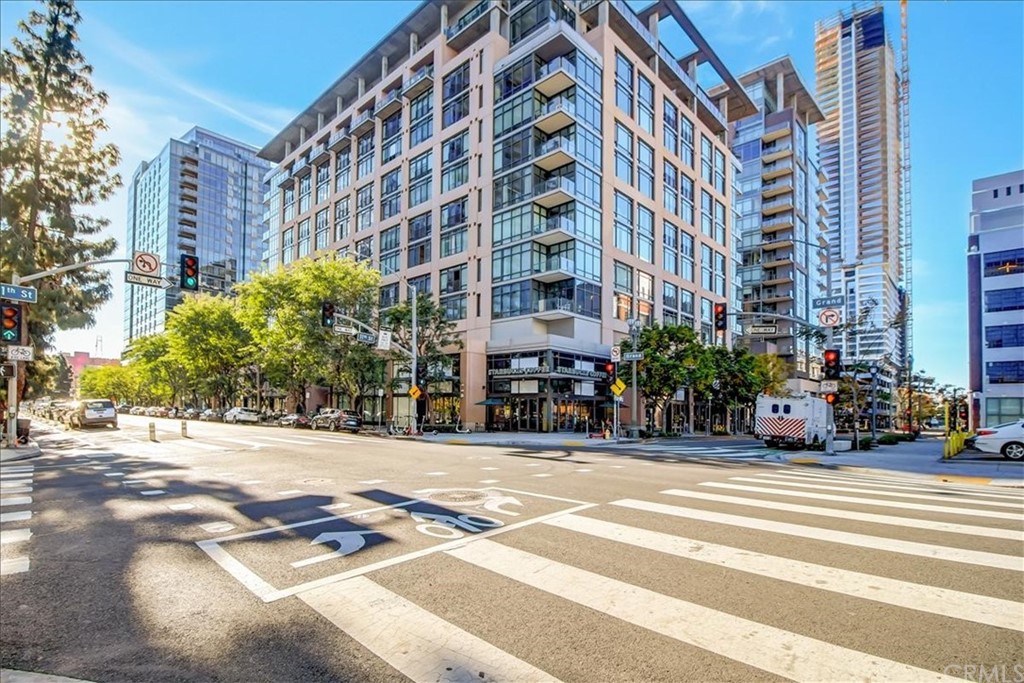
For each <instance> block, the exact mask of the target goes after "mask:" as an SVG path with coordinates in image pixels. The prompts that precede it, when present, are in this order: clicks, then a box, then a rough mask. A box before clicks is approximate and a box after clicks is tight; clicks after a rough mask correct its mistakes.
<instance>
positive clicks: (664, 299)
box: [661, 282, 679, 325]
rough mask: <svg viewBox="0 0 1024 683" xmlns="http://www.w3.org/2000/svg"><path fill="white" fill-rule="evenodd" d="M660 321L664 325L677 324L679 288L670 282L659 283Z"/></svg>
mask: <svg viewBox="0 0 1024 683" xmlns="http://www.w3.org/2000/svg"><path fill="white" fill-rule="evenodd" d="M661 321H662V323H663V324H665V325H678V324H679V287H677V286H675V285H674V284H672V283H671V282H663V283H661Z"/></svg>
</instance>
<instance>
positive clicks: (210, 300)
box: [167, 294, 252, 405]
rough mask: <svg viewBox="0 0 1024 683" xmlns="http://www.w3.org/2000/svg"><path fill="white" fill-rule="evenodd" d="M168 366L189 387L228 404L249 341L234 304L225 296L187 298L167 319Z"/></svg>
mask: <svg viewBox="0 0 1024 683" xmlns="http://www.w3.org/2000/svg"><path fill="white" fill-rule="evenodd" d="M167 340H168V345H167V350H168V353H169V356H170V360H171V362H173V363H174V364H175V365H177V366H178V367H180V368H182V369H183V370H184V371H185V374H186V376H187V377H188V381H189V385H190V386H191V387H192V388H193V390H194V391H195V392H196V393H198V394H199V395H201V396H203V397H204V398H214V399H216V400H217V401H218V404H219V405H225V404H228V403H230V402H231V401H232V400H233V398H234V395H235V392H236V391H237V390H238V385H239V380H240V373H241V370H242V368H243V366H244V365H246V364H247V361H248V354H249V353H250V352H251V348H252V337H251V335H250V334H249V332H248V330H246V329H245V328H244V327H243V326H242V323H241V322H240V321H239V319H238V316H237V302H236V301H235V300H234V299H231V298H228V297H225V296H212V295H209V294H200V295H197V296H187V297H185V300H184V301H182V302H181V303H180V304H178V305H177V306H175V307H174V310H172V311H171V313H170V315H169V316H168V317H167Z"/></svg>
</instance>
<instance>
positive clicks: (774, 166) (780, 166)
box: [761, 159, 793, 173]
mask: <svg viewBox="0 0 1024 683" xmlns="http://www.w3.org/2000/svg"><path fill="white" fill-rule="evenodd" d="M792 168H793V162H792V161H790V160H789V159H787V160H786V161H773V162H772V163H770V164H765V166H764V168H762V169H761V173H771V172H772V171H785V170H787V169H792Z"/></svg>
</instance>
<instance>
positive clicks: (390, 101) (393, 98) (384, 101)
mask: <svg viewBox="0 0 1024 683" xmlns="http://www.w3.org/2000/svg"><path fill="white" fill-rule="evenodd" d="M401 108H402V90H401V88H395V89H394V90H392V91H391V92H389V93H385V94H384V96H383V97H382V98H381V100H380V102H378V103H377V106H376V107H374V109H373V113H374V116H376V117H377V118H379V119H385V118H387V117H389V116H391V115H392V114H394V113H395V112H396V111H398V110H399V109H401Z"/></svg>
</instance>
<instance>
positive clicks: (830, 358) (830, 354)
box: [825, 349, 839, 363]
mask: <svg viewBox="0 0 1024 683" xmlns="http://www.w3.org/2000/svg"><path fill="white" fill-rule="evenodd" d="M838 360H839V352H838V351H836V350H835V349H829V350H828V351H826V352H825V362H826V363H835V362H836V361H838Z"/></svg>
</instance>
